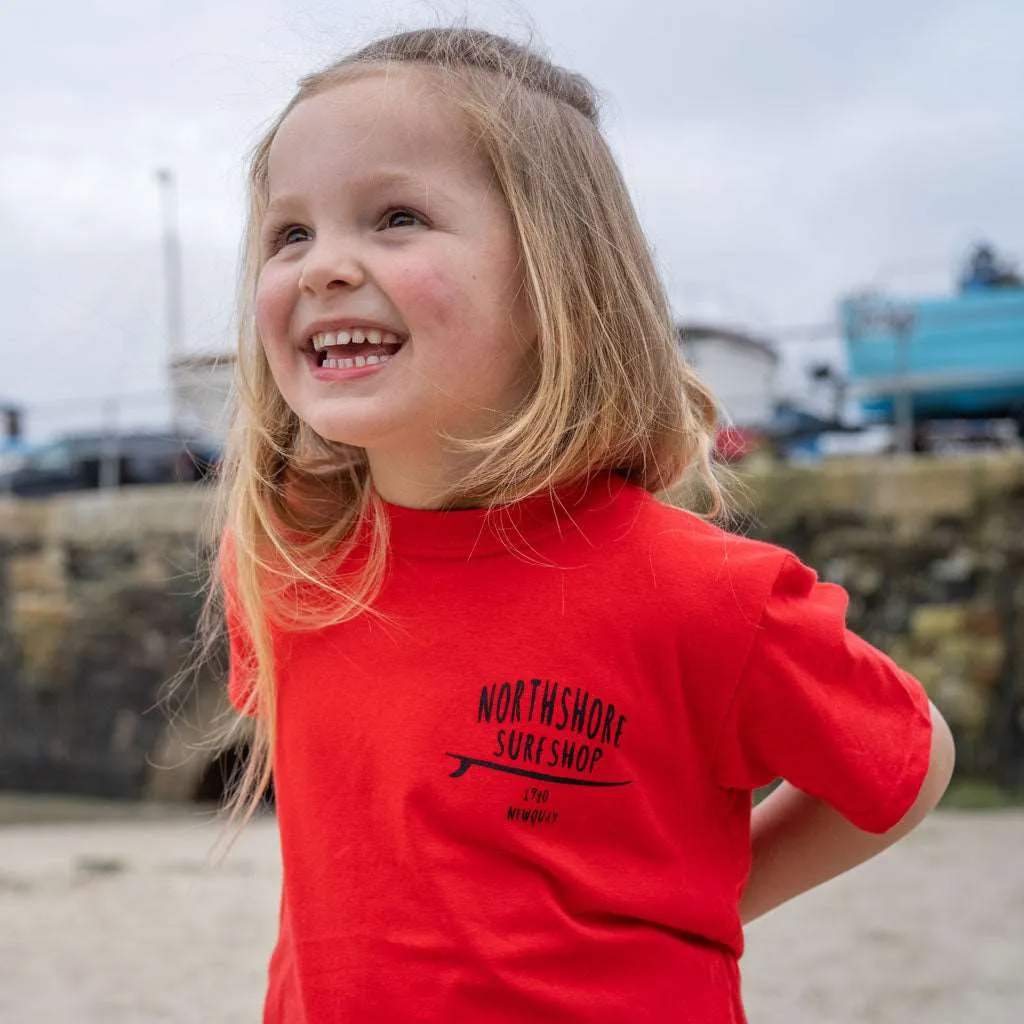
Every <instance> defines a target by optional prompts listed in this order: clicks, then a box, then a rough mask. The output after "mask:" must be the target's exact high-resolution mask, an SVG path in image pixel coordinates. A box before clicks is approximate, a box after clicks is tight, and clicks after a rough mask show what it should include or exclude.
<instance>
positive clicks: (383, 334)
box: [310, 328, 404, 370]
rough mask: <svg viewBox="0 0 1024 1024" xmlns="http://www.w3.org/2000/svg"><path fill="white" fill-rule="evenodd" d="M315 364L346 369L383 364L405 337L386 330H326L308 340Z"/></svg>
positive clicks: (333, 368)
mask: <svg viewBox="0 0 1024 1024" xmlns="http://www.w3.org/2000/svg"><path fill="white" fill-rule="evenodd" d="M310 341H311V343H312V348H313V354H314V356H315V357H316V362H317V365H318V366H322V367H323V368H324V369H326V370H348V369H353V368H355V367H359V366H377V365H379V364H380V363H386V362H387V361H388V360H389V359H391V357H392V356H394V354H395V353H396V352H397V351H398V350H399V349H400V348H401V347H402V345H403V343H404V340H403V339H402V338H400V337H399V336H398V335H397V334H392V333H391V332H389V331H379V330H359V329H358V328H357V329H355V330H352V331H325V332H323V333H320V334H314V335H313V337H312V338H311V339H310Z"/></svg>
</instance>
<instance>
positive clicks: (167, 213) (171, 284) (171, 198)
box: [156, 167, 185, 429]
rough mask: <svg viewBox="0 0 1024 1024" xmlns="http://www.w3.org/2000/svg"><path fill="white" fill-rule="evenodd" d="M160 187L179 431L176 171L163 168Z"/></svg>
mask: <svg viewBox="0 0 1024 1024" xmlns="http://www.w3.org/2000/svg"><path fill="white" fill-rule="evenodd" d="M156 180H157V183H158V184H159V186H160V198H161V204H160V205H161V213H162V218H163V271H164V306H165V310H166V324H167V378H168V386H169V388H170V395H171V426H172V428H174V429H177V427H178V425H179V421H180V419H181V412H180V409H179V402H180V398H179V395H178V388H177V386H176V379H175V378H176V373H175V365H176V364H177V362H178V361H179V360H180V359H182V358H183V356H184V354H185V352H184V348H185V346H184V334H185V328H184V295H183V287H182V273H181V241H180V239H179V236H178V209H177V188H176V182H175V178H174V173H173V171H171V170H169V169H168V168H166V167H161V168H160V169H159V170H158V171H157V172H156Z"/></svg>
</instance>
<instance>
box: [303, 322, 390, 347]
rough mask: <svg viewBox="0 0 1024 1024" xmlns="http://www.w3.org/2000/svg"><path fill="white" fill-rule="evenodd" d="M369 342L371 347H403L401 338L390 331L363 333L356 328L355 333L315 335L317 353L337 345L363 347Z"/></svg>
mask: <svg viewBox="0 0 1024 1024" xmlns="http://www.w3.org/2000/svg"><path fill="white" fill-rule="evenodd" d="M363 342H368V343H369V344H371V345H401V344H402V342H401V340H400V339H399V337H398V336H397V335H395V334H392V333H391V332H390V331H380V330H377V329H376V328H374V329H372V330H369V331H362V330H360V329H359V328H356V329H355V330H353V331H338V332H337V333H334V332H333V331H324V332H323V333H321V334H314V335H313V349H314V350H315V351H316V352H323V350H324V349H325V348H332V347H333V346H335V345H361V344H363Z"/></svg>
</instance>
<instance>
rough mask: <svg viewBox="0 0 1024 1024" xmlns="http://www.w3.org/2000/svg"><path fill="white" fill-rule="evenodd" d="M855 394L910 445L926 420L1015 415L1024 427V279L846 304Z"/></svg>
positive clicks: (844, 327)
mask: <svg viewBox="0 0 1024 1024" xmlns="http://www.w3.org/2000/svg"><path fill="white" fill-rule="evenodd" d="M840 320H841V325H842V331H843V337H844V340H845V344H846V352H847V359H848V366H849V382H850V386H851V389H852V393H853V394H854V395H855V396H856V397H857V398H859V400H860V403H861V407H862V409H863V411H864V413H865V415H866V416H867V417H868V418H869V419H871V420H874V421H876V422H877V421H888V422H894V423H895V424H896V426H897V428H898V432H899V434H900V435H901V436H900V441H901V445H900V446H901V447H902V448H903V450H909V448H910V447H911V443H912V435H913V431H914V428H915V425H916V424H919V423H920V422H922V421H928V420H948V419H1000V418H1007V417H1009V418H1013V419H1015V420H1017V422H1018V424H1020V426H1021V428H1022V430H1024V287H1021V286H1018V285H1017V284H1016V283H1014V282H1013V281H1011V282H1009V283H1007V284H1000V285H998V286H985V285H981V286H973V285H972V284H971V283H970V282H965V283H964V285H963V287H962V291H961V293H960V294H959V295H957V296H955V297H953V298H949V299H928V300H920V301H898V300H894V299H892V298H889V297H885V296H879V295H865V296H858V297H856V298H851V299H847V300H845V301H844V302H843V303H842V304H841V305H840Z"/></svg>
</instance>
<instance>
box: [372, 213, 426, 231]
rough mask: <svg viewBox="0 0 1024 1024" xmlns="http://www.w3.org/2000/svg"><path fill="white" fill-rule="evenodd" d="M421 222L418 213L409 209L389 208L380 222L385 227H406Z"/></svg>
mask: <svg viewBox="0 0 1024 1024" xmlns="http://www.w3.org/2000/svg"><path fill="white" fill-rule="evenodd" d="M422 223H423V221H422V219H421V218H420V215H419V214H418V213H413V212H412V211H411V210H389V211H388V212H387V213H385V214H384V217H383V219H382V224H383V226H384V227H386V228H408V227H413V226H414V225H416V224H422Z"/></svg>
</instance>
